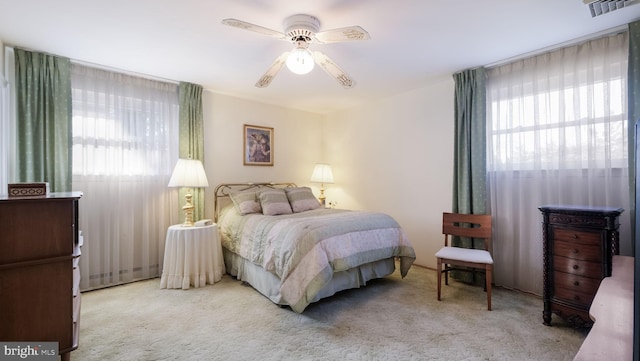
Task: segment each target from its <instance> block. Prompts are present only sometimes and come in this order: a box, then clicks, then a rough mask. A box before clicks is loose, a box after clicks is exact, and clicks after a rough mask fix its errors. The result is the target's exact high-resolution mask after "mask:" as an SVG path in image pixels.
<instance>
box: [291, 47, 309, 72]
mask: <svg viewBox="0 0 640 361" xmlns="http://www.w3.org/2000/svg"><path fill="white" fill-rule="evenodd" d="M313 66H314V62H313V56H312V55H311V52H310V51H309V50H307V49H305V48H304V47H297V48H295V49H293V50H292V51H291V53H290V54H289V57H287V68H289V70H291V72H292V73H295V74H300V75H302V74H307V73H308V72H310V71H311V70H313Z"/></svg>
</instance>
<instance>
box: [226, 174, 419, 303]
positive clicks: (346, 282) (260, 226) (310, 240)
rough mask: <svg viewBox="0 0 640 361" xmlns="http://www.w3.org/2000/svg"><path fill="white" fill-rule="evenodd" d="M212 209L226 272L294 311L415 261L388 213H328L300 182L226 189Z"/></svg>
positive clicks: (228, 186)
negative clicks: (218, 232) (298, 185)
mask: <svg viewBox="0 0 640 361" xmlns="http://www.w3.org/2000/svg"><path fill="white" fill-rule="evenodd" d="M214 207H215V221H216V223H217V225H218V230H219V231H220V240H221V243H222V248H223V255H224V262H225V267H226V271H227V273H228V274H230V275H231V276H234V277H236V278H237V279H238V280H241V281H243V282H246V283H248V284H249V285H251V286H252V287H253V288H254V289H256V290H257V291H258V292H260V293H262V294H263V295H264V296H266V297H268V298H269V299H270V300H271V301H272V302H274V303H276V304H278V305H286V306H289V307H291V309H292V310H293V311H295V312H299V313H301V312H303V311H304V309H305V308H306V307H307V306H308V305H309V304H311V303H313V302H316V301H318V300H320V299H322V298H325V297H329V296H331V295H333V294H335V293H336V292H339V291H342V290H346V289H351V288H358V287H362V286H365V285H366V283H367V282H368V281H369V280H372V279H376V278H383V277H386V276H388V275H390V274H392V273H393V272H394V271H395V269H396V263H398V264H399V268H400V274H401V276H402V277H403V278H404V277H405V276H406V275H407V273H408V271H409V269H410V268H411V265H412V264H413V262H414V260H415V251H414V249H413V247H412V246H411V243H410V242H409V240H408V239H407V236H406V234H405V232H404V231H403V230H402V228H401V227H400V226H399V225H398V223H397V222H396V221H395V220H394V219H393V218H392V217H390V216H389V215H386V214H384V213H377V212H365V211H350V210H341V209H331V208H324V207H322V206H321V205H320V203H319V202H318V200H317V199H316V198H315V196H314V195H313V193H312V191H311V189H310V188H309V187H297V186H296V185H295V184H294V183H245V184H220V185H218V186H217V187H216V189H215V203H214ZM396 261H397V262H396Z"/></svg>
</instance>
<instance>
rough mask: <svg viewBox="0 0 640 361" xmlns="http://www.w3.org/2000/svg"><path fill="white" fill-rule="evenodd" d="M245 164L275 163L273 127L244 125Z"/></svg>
mask: <svg viewBox="0 0 640 361" xmlns="http://www.w3.org/2000/svg"><path fill="white" fill-rule="evenodd" d="M243 135H244V142H243V143H244V165H273V128H267V127H260V126H257V125H247V124H245V125H244V131H243Z"/></svg>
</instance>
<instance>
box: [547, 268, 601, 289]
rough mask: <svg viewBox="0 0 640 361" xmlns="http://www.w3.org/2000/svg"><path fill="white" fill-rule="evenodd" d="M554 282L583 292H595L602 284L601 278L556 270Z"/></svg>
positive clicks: (561, 286) (559, 285)
mask: <svg viewBox="0 0 640 361" xmlns="http://www.w3.org/2000/svg"><path fill="white" fill-rule="evenodd" d="M553 277H554V280H553V282H554V284H555V285H556V287H560V288H566V289H568V290H573V291H576V292H582V293H595V292H596V291H597V290H598V286H600V281H601V280H600V279H599V278H590V277H584V276H578V275H575V274H571V273H564V272H554V275H553Z"/></svg>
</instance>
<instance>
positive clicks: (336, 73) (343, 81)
mask: <svg viewBox="0 0 640 361" xmlns="http://www.w3.org/2000/svg"><path fill="white" fill-rule="evenodd" d="M313 60H315V62H316V64H318V65H320V66H321V67H322V69H324V71H326V72H327V74H329V75H331V77H332V78H334V79H335V80H336V81H337V82H338V83H340V85H342V86H343V87H344V88H346V89H351V88H353V87H354V86H355V85H356V82H355V80H353V79H352V78H351V77H350V76H349V74H347V73H345V71H344V70H342V69H341V68H340V67H339V66H338V65H337V64H336V63H334V62H333V60H331V59H330V58H329V57H328V56H326V55H324V54H323V53H321V52H319V51H316V52H314V53H313Z"/></svg>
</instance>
